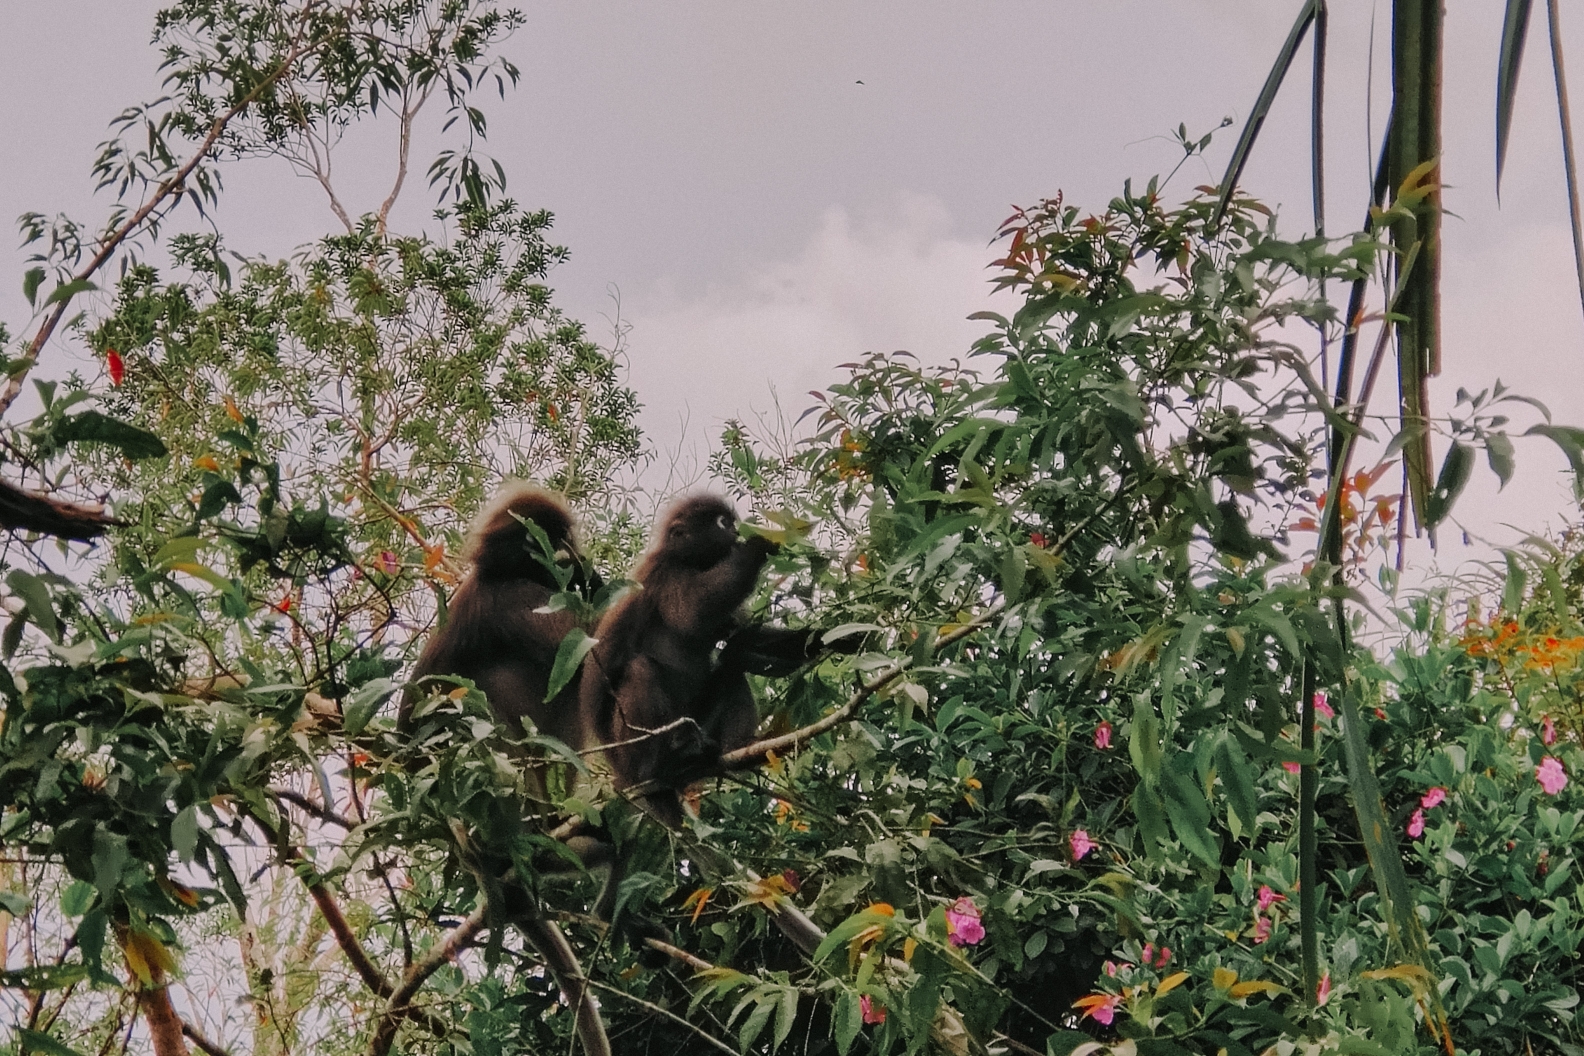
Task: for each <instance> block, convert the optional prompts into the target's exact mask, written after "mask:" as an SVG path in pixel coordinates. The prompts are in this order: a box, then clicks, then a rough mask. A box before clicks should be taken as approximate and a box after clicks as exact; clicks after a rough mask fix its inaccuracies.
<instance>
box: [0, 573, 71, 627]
mask: <svg viewBox="0 0 1584 1056" xmlns="http://www.w3.org/2000/svg"><path fill="white" fill-rule="evenodd" d="M6 586H8V587H10V588H11V593H13V594H15V595H16V596H17V597H19V598H21V599H22V603H23V604H24V605H26V606H27V614H28V615H29V616H31V617H32V618H33V622H34V623H36V624H38V627H39V630H41V631H43V632H44V633H45V634H47V635H49V636H50V640H51V641H54V642H58V641H60V640H61V632H60V622H59V621H58V620H57V619H56V618H55V606H54V605H53V604H52V603H51V601H50V592H49V587H47V586H45V584H44V581H43V580H42V579H40V578H39V577H37V576H35V575H33V574H32V573H31V572H24V571H22V570H21V569H20V568H19V569H15V570H13V571H12V572H11V573H10V574H9V575H7V576H6Z"/></svg>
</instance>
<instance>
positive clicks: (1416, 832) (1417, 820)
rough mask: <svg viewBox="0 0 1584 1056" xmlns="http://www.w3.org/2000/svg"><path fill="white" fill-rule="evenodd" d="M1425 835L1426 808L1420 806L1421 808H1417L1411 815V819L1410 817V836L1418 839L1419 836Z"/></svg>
mask: <svg viewBox="0 0 1584 1056" xmlns="http://www.w3.org/2000/svg"><path fill="white" fill-rule="evenodd" d="M1423 835H1424V808H1423V807H1420V808H1419V809H1417V810H1415V811H1414V812H1413V815H1412V816H1411V817H1409V819H1408V837H1409V838H1410V839H1414V840H1417V839H1418V838H1419V837H1421V836H1423Z"/></svg>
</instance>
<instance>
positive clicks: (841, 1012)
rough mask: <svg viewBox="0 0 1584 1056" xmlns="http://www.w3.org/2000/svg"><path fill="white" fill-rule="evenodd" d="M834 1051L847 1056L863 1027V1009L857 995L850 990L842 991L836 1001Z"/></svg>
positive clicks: (841, 1055)
mask: <svg viewBox="0 0 1584 1056" xmlns="http://www.w3.org/2000/svg"><path fill="white" fill-rule="evenodd" d="M834 1018H835V1021H836V1022H835V1034H836V1051H837V1052H838V1053H840V1056H847V1053H848V1052H849V1051H851V1049H852V1044H853V1041H854V1040H856V1039H857V1037H858V1031H859V1029H860V1028H861V1027H862V1026H863V1008H862V1007H861V1006H860V1005H859V1003H858V995H857V994H856V993H855V992H853V991H851V990H843V991H842V992H841V996H840V997H838V998H837V999H836V1014H835V1017H834Z"/></svg>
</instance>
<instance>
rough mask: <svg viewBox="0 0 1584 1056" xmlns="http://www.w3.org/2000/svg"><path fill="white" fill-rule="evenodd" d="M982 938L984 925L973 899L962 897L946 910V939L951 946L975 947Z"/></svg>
mask: <svg viewBox="0 0 1584 1056" xmlns="http://www.w3.org/2000/svg"><path fill="white" fill-rule="evenodd" d="M984 937H985V930H984V924H983V923H982V922H981V921H980V920H979V907H978V906H977V905H975V904H974V900H973V899H971V898H969V897H968V896H966V895H964V896H963V897H962V898H959V899H958V900H957V901H955V902H953V903H952V904H951V905H950V906H949V907H948V908H947V910H946V939H947V941H948V942H950V943H951V944H952V945H953V946H977V945H979V944H980V943H981V942H983V941H984Z"/></svg>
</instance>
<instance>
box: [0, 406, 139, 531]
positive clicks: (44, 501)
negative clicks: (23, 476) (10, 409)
mask: <svg viewBox="0 0 1584 1056" xmlns="http://www.w3.org/2000/svg"><path fill="white" fill-rule="evenodd" d="M7 402H9V401H7ZM4 409H5V408H4V406H0V412H3V411H4ZM123 523H125V522H122V521H118V520H116V519H115V518H114V517H111V516H110V515H109V514H107V513H105V511H104V507H103V506H80V505H78V504H77V503H74V502H66V501H64V500H61V499H55V498H51V497H50V496H48V495H40V494H39V493H38V492H35V491H24V490H22V489H21V488H19V487H17V486H16V485H15V484H8V483H6V482H5V481H3V480H0V528H9V529H10V530H12V531H24V532H38V533H40V534H42V535H52V536H55V537H56V538H58V539H75V540H77V541H78V542H87V541H88V540H90V539H97V538H98V537H99V536H101V535H103V534H104V533H105V531H106V530H107V529H108V528H110V527H111V526H112V525H117V524H123Z"/></svg>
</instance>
